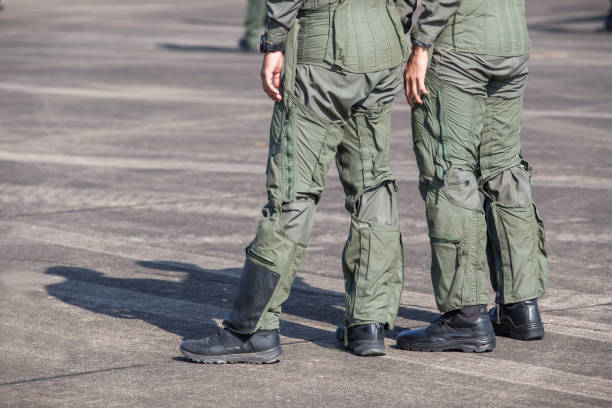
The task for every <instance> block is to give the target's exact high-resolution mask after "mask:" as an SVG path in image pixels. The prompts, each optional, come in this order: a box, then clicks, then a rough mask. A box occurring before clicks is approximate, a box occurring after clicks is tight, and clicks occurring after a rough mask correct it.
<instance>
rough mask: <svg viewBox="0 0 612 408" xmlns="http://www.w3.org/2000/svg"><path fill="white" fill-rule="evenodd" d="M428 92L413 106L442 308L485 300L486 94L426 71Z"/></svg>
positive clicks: (416, 147) (434, 280)
mask: <svg viewBox="0 0 612 408" xmlns="http://www.w3.org/2000/svg"><path fill="white" fill-rule="evenodd" d="M425 86H426V87H427V89H428V91H429V94H428V95H427V96H425V97H424V99H423V101H424V103H423V105H418V106H416V107H415V108H414V109H413V110H412V133H413V142H414V151H415V154H416V159H417V165H418V168H419V191H420V193H421V196H422V198H423V199H424V200H425V208H426V215H427V225H428V228H429V237H430V243H431V253H432V262H431V278H432V284H433V289H434V293H435V298H436V303H437V305H438V308H439V309H440V311H441V312H448V311H451V310H456V309H461V308H462V307H464V306H469V305H479V304H486V303H487V301H488V299H487V293H486V274H485V267H486V261H485V258H486V257H485V249H486V224H485V216H484V211H483V209H482V203H483V197H482V194H481V193H480V192H479V186H478V167H477V166H478V147H479V143H480V135H481V131H482V121H483V115H484V109H485V98H484V97H480V96H475V95H471V94H469V93H466V92H463V91H462V90H461V89H459V88H457V87H455V86H453V85H451V84H450V83H448V82H445V81H442V80H440V79H439V78H437V77H436V76H435V75H434V74H433V72H432V71H431V70H430V71H428V73H427V76H426V83H425Z"/></svg>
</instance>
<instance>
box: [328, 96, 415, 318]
mask: <svg viewBox="0 0 612 408" xmlns="http://www.w3.org/2000/svg"><path fill="white" fill-rule="evenodd" d="M390 110H391V104H388V105H386V106H381V107H375V108H357V109H355V111H354V113H353V115H352V116H351V117H350V118H349V120H348V122H347V125H346V126H345V129H344V138H343V140H342V143H341V144H340V146H338V153H337V156H336V165H337V167H338V172H339V174H340V180H341V181H342V184H343V186H344V191H345V194H346V205H345V206H346V209H347V210H348V211H349V212H350V213H351V226H350V232H349V236H348V238H347V241H346V244H345V247H344V251H343V253H342V269H343V274H344V281H345V303H346V324H345V327H346V328H350V327H353V326H357V325H362V324H368V323H383V324H385V325H386V326H387V327H388V328H391V329H392V328H393V326H394V323H395V318H396V316H397V311H398V307H399V301H400V296H401V291H402V289H403V284H404V251H403V246H402V239H401V233H400V228H399V217H398V212H397V186H396V184H395V181H394V178H393V175H392V174H391V171H390V168H389V133H390V132H389V126H390V113H391V112H390Z"/></svg>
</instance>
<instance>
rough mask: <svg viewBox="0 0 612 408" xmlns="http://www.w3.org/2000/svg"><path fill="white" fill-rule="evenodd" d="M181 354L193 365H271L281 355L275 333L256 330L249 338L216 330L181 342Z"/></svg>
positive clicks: (244, 335) (231, 332)
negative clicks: (208, 334) (195, 363)
mask: <svg viewBox="0 0 612 408" xmlns="http://www.w3.org/2000/svg"><path fill="white" fill-rule="evenodd" d="M181 353H182V354H183V355H184V356H185V357H187V358H188V359H190V360H192V361H195V362H197V363H215V364H225V363H249V364H268V363H275V362H277V361H278V360H279V359H278V357H279V356H280V355H281V354H283V349H282V348H281V346H280V338H279V336H278V330H259V331H257V332H255V333H253V334H239V333H234V332H233V331H231V330H228V329H219V331H217V333H215V334H213V335H211V336H208V337H204V338H203V339H197V340H184V341H183V342H182V343H181Z"/></svg>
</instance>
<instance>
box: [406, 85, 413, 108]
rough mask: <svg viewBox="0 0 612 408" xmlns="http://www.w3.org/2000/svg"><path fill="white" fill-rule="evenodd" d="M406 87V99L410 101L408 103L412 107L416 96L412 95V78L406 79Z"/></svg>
mask: <svg viewBox="0 0 612 408" xmlns="http://www.w3.org/2000/svg"><path fill="white" fill-rule="evenodd" d="M404 88H405V89H406V101H407V102H408V105H410V107H411V108H412V107H414V98H413V96H412V82H411V81H410V78H407V79H406V85H405V86H404Z"/></svg>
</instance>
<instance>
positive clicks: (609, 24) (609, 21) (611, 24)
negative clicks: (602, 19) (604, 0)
mask: <svg viewBox="0 0 612 408" xmlns="http://www.w3.org/2000/svg"><path fill="white" fill-rule="evenodd" d="M606 30H608V31H612V0H610V12H609V13H608V18H606Z"/></svg>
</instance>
